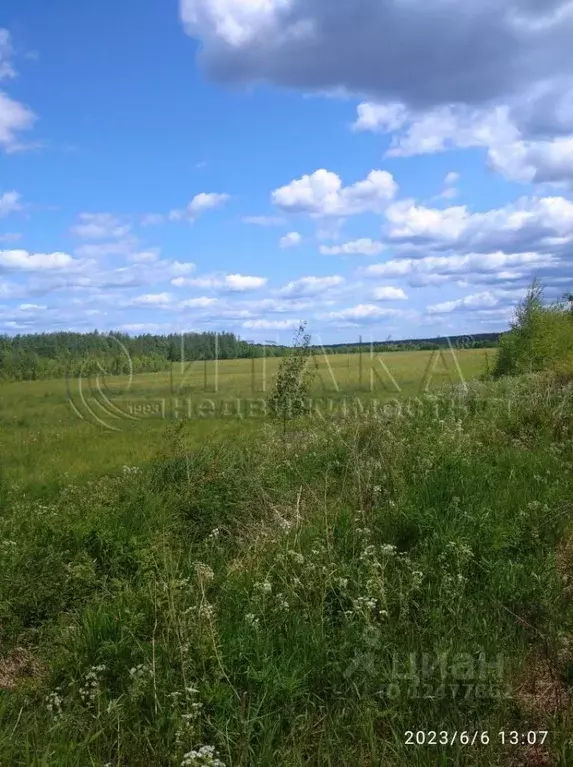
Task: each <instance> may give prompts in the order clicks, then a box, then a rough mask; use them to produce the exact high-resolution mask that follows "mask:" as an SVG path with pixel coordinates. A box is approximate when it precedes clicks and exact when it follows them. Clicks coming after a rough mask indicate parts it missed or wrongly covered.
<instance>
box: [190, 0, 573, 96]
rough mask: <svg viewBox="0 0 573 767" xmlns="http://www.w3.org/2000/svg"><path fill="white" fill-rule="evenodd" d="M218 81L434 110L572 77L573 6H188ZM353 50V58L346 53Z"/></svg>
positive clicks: (522, 0) (478, 1)
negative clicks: (267, 84) (345, 95)
mask: <svg viewBox="0 0 573 767" xmlns="http://www.w3.org/2000/svg"><path fill="white" fill-rule="evenodd" d="M180 14H181V19H182V22H183V25H184V28H185V30H186V31H187V33H188V34H189V35H191V36H193V37H195V38H198V39H199V40H200V41H201V42H202V46H201V49H200V51H201V52H200V54H199V58H200V61H201V63H202V65H203V66H204V68H205V69H206V70H207V72H208V73H209V75H211V76H212V77H213V78H215V79H217V80H220V81H226V82H229V83H256V82H261V81H266V82H271V83H273V84H275V85H283V86H287V87H295V88H300V89H302V90H304V91H308V90H314V91H329V90H330V91H337V90H338V91H340V90H342V91H347V92H351V93H358V94H370V95H371V96H373V97H375V98H376V99H377V100H378V101H380V102H392V101H398V102H403V103H405V104H407V105H408V106H417V107H420V106H421V107H428V106H436V105H443V104H447V103H456V102H458V103H459V102H467V103H471V104H475V105H479V104H484V103H487V102H490V101H492V100H499V99H505V100H507V99H509V98H512V97H515V95H516V94H524V93H527V92H528V91H531V89H532V88H534V87H535V86H536V84H538V83H544V82H547V81H549V82H550V81H552V80H553V79H554V78H556V77H570V76H571V74H572V72H573V58H572V57H571V55H570V41H571V39H572V38H573V14H572V13H571V4H570V2H569V0H545V1H544V2H543V3H541V2H537V3H534V2H532V0H510V1H509V2H506V3H504V4H502V5H500V3H499V2H497V1H496V0H464V2H445V1H444V0H427V1H426V2H424V3H421V2H418V1H417V0H416V1H414V2H404V0H385V2H380V0H362V2H360V3H357V2H356V0H338V2H336V3H332V1H331V0H264V1H263V0H259V1H257V2H253V0H180ZM341 51H344V55H343V56H342V55H341V54H340V52H341Z"/></svg>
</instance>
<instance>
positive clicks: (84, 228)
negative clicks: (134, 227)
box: [72, 213, 131, 240]
mask: <svg viewBox="0 0 573 767" xmlns="http://www.w3.org/2000/svg"><path fill="white" fill-rule="evenodd" d="M79 219H80V223H79V224H76V226H74V227H72V234H75V235H76V236H77V237H81V238H82V239H84V240H107V239H109V240H111V239H116V238H117V239H119V238H121V237H125V236H126V235H127V234H129V232H130V231H131V226H130V225H129V224H126V223H124V222H122V221H121V219H119V218H118V217H117V216H114V215H113V214H112V213H80V215H79Z"/></svg>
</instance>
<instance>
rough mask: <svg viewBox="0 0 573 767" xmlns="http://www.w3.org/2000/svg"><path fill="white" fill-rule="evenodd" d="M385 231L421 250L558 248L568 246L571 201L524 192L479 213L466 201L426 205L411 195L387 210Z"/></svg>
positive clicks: (572, 233)
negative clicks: (524, 194) (456, 203)
mask: <svg viewBox="0 0 573 767" xmlns="http://www.w3.org/2000/svg"><path fill="white" fill-rule="evenodd" d="M386 218H387V222H388V236H389V237H390V238H391V239H392V240H394V241H397V242H404V243H408V244H409V245H413V246H416V245H417V246H419V247H422V248H423V249H425V251H426V252H427V250H428V249H433V250H446V249H450V248H454V247H455V248H456V250H457V251H458V253H459V252H465V253H470V252H483V253H488V252H490V251H492V250H500V251H503V252H505V253H517V252H520V251H524V252H525V251H537V252H540V253H542V252H546V253H548V254H551V253H556V252H562V251H563V250H564V249H565V250H566V249H570V248H571V246H572V245H573V202H571V201H569V200H567V199H565V198H564V197H523V198H521V199H520V200H518V201H517V202H515V203H512V204H510V205H506V206H504V207H502V208H497V209H492V210H489V211H486V212H484V213H472V212H471V211H470V210H469V209H468V208H467V207H466V206H456V207H450V208H445V209H443V210H440V209H437V208H427V207H425V206H420V205H417V204H416V203H415V202H414V201H413V200H402V201H399V202H396V203H394V204H392V205H391V206H390V207H389V208H388V210H387V211H386Z"/></svg>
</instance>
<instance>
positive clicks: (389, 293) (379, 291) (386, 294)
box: [372, 285, 408, 301]
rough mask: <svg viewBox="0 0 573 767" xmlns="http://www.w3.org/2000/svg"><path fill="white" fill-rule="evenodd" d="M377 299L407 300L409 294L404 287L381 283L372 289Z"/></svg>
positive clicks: (373, 295) (374, 297) (373, 296)
mask: <svg viewBox="0 0 573 767" xmlns="http://www.w3.org/2000/svg"><path fill="white" fill-rule="evenodd" d="M372 298H373V299H374V300H375V301H405V300H406V299H407V298H408V296H407V295H406V294H405V293H404V291H403V290H402V288H394V287H392V286H390V285H380V286H379V287H377V288H374V290H373V291H372Z"/></svg>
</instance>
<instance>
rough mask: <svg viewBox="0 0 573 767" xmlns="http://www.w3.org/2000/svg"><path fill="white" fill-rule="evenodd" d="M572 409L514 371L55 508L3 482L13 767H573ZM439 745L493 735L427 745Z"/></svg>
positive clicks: (68, 487)
mask: <svg viewBox="0 0 573 767" xmlns="http://www.w3.org/2000/svg"><path fill="white" fill-rule="evenodd" d="M301 340H302V343H301V344H300V345H299V346H298V347H295V348H297V349H300V350H301V351H300V354H299V357H300V359H302V360H304V358H305V353H304V349H305V348H307V346H305V340H304V335H303V337H302V339H301ZM293 356H295V357H296V353H293ZM297 364H299V365H300V362H298V363H297ZM298 369H299V370H304V367H299V368H298ZM286 380H291V379H289V378H288V376H287V377H286ZM294 380H295V381H296V380H297V379H296V378H295V379H294ZM572 402H573V400H572V398H571V385H569V384H563V382H560V381H559V380H557V379H556V378H554V377H551V376H548V375H533V376H527V377H515V378H511V377H507V378H504V379H503V380H500V381H497V382H487V383H478V382H474V383H470V384H469V387H468V390H465V389H464V391H462V392H460V391H458V392H457V393H456V394H455V397H454V396H453V395H452V392H451V391H449V390H448V391H444V392H443V393H442V394H441V395H440V396H439V397H438V396H436V397H434V398H432V400H431V402H430V401H428V407H427V408H424V407H420V408H417V409H415V410H413V411H410V410H408V408H404V410H403V411H402V412H399V411H397V410H396V409H394V410H392V412H391V413H387V414H383V415H380V417H378V418H372V417H366V418H354V419H350V420H348V421H344V420H342V421H322V422H320V423H315V422H310V421H309V422H306V423H305V424H304V428H303V427H302V425H301V427H300V428H299V429H298V430H297V431H296V432H294V431H293V432H292V433H291V434H289V435H288V438H287V439H284V438H283V436H282V434H281V433H280V431H281V430H280V429H277V428H276V426H275V425H274V424H270V423H265V424H264V426H262V427H261V429H259V431H258V432H255V433H252V434H248V433H246V432H244V433H242V434H240V435H238V436H237V435H235V436H234V438H233V439H227V440H219V441H216V440H214V439H205V440H204V442H203V444H202V445H201V447H200V448H199V449H197V448H194V449H191V448H190V446H189V443H190V438H191V435H192V432H193V428H194V424H182V423H181V424H177V425H175V426H172V427H170V428H169V429H166V430H165V434H164V437H163V440H162V441H160V440H156V442H157V444H156V446H155V451H156V452H155V457H154V458H153V460H150V461H149V463H141V464H140V465H137V466H125V467H123V468H122V469H121V470H119V471H116V472H115V473H114V474H113V475H109V476H105V477H102V478H100V479H93V480H90V482H88V483H81V484H80V483H77V482H74V483H72V482H69V481H66V482H65V483H64V486H63V487H61V488H60V489H59V491H58V492H57V493H55V494H54V493H52V494H51V495H50V496H49V497H46V498H43V497H38V496H31V495H29V494H27V493H26V492H24V491H23V490H22V489H21V488H17V487H14V486H13V484H11V482H10V480H9V479H7V480H5V485H6V484H8V488H7V490H8V492H6V493H5V494H4V495H3V496H2V498H3V499H4V500H3V505H2V507H1V510H0V557H1V561H2V567H1V568H0V627H1V628H0V647H1V648H2V649H1V650H0V763H1V764H6V765H15V767H18V766H20V765H21V766H22V767H24V765H31V767H47V766H48V765H55V764H57V765H67V766H68V767H83V765H98V767H104V765H108V764H112V765H126V766H127V765H129V766H130V767H147V766H148V765H158V766H165V767H180V765H182V764H185V765H194V764H197V765H199V764H213V763H214V762H215V759H219V760H220V761H221V762H223V763H224V764H225V765H227V767H230V766H231V765H232V767H250V765H257V766H258V765H261V766H262V767H265V766H266V765H275V764H280V765H285V766H286V767H302V766H303V765H308V764H312V765H319V766H322V765H324V766H325V767H334V766H335V765H336V766H338V765H347V764H348V765H354V764H360V765H362V764H371V765H372V766H373V767H374V766H376V767H378V765H380V766H381V765H396V766H397V765H406V764H411V763H412V759H413V758H414V756H413V755H414V751H413V749H415V763H416V764H417V765H419V766H420V767H431V765H435V764H438V763H440V764H441V763H444V764H445V763H446V760H449V761H448V763H450V762H451V764H466V763H467V764H468V765H470V764H471V765H477V764H479V765H480V767H497V765H500V764H504V763H505V760H506V759H507V754H508V752H507V746H506V748H505V750H504V749H502V747H501V745H500V742H499V739H497V738H496V735H497V733H498V732H499V730H500V729H505V730H517V731H525V732H527V731H528V730H539V729H543V730H549V731H550V733H551V736H550V742H549V744H548V747H547V749H546V750H545V751H543V750H542V751H541V752H540V753H539V754H537V753H536V754H535V758H537V756H539V759H541V758H542V757H543V758H544V760H545V763H547V764H559V763H561V764H570V763H573V752H572V746H571V743H570V737H571V736H570V733H571V718H570V716H571V715H570V712H568V709H567V708H566V706H565V703H564V702H565V701H566V699H567V696H566V695H565V691H564V688H565V686H566V685H567V684H570V682H568V681H567V680H570V674H571V661H570V658H571V636H572V634H573V605H572V603H571V598H570V594H568V592H567V588H568V587H567V584H569V583H571V581H572V580H573V547H572V546H571V543H570V541H571V515H570V513H569V512H570V507H571V500H570V499H571V495H572V492H573V475H572V473H571V471H570V467H571V462H572V461H573V442H572V440H571V437H572V435H573V407H572ZM430 405H431V406H430ZM22 657H27V658H28V660H29V662H28V663H27V665H25V666H24V665H23V664H22V663H21V661H20V660H19V659H21V658H22ZM412 658H414V666H412V661H411V659H412ZM425 659H426V660H425ZM460 660H462V662H461V663H460ZM456 661H457V664H458V665H457V668H456V666H455V663H456ZM538 661H539V662H538ZM539 669H541V670H540V671H539ZM537 673H540V675H541V676H540V679H538V680H537V681H539V682H540V685H541V687H540V689H541V690H545V689H546V688H545V686H544V685H546V684H547V680H548V679H550V680H551V684H552V685H554V686H555V689H556V694H555V700H556V701H557V702H555V704H552V705H551V706H547V705H545V704H544V701H545V700H547V698H546V697H541V696H540V698H541V705H538V706H537V707H535V706H534V708H533V710H532V709H531V703H532V698H533V697H534V696H532V695H530V694H526V693H524V692H523V691H524V689H525V684H524V683H527V684H528V685H532V684H533V683H534V682H535V681H536V676H535V675H536V674H537ZM527 689H528V688H527ZM552 700H553V698H552ZM560 700H562V701H563V702H559V701H560ZM534 703H535V701H534ZM436 729H438V730H448V731H450V732H454V731H457V732H458V733H461V732H463V731H468V730H470V731H471V733H472V734H473V732H474V731H478V732H482V731H489V732H490V735H491V736H492V738H491V742H490V744H489V745H487V746H481V745H480V746H478V745H476V746H475V747H473V750H472V747H469V746H466V747H464V746H461V745H460V744H459V743H458V744H454V745H451V746H448V747H447V751H443V750H440V751H439V752H438V748H439V747H438V746H426V747H417V746H412V745H406V743H405V736H404V734H405V732H406V731H408V730H419V731H428V730H436ZM205 746H209V747H212V749H213V758H212V759H211V760H210V761H209V758H208V756H209V754H210V753H211V752H210V750H205V749H204V750H203V755H204V757H205V758H201V760H199V759H198V758H195V757H193V756H187V757H186V754H187V755H188V754H190V753H191V752H192V751H195V752H198V751H199V750H200V749H201V748H202V747H205ZM445 754H447V756H446V755H445ZM530 754H531V752H530V751H528V750H526V749H524V750H522V749H520V747H519V746H512V747H511V758H512V759H514V758H515V759H519V760H520V761H522V762H523V763H529V761H530ZM472 760H473V761H472ZM528 760H529V761H528Z"/></svg>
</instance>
